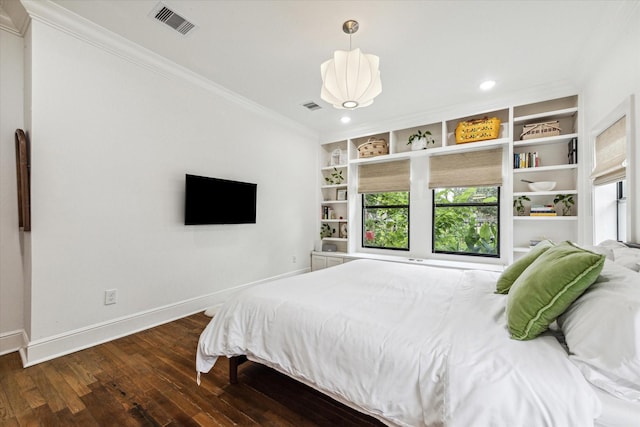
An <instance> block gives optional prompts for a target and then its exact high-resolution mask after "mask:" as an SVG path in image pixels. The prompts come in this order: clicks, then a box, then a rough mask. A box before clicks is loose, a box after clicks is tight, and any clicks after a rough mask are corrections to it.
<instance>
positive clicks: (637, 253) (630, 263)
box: [613, 246, 640, 271]
mask: <svg viewBox="0 0 640 427" xmlns="http://www.w3.org/2000/svg"><path fill="white" fill-rule="evenodd" d="M613 261H614V262H615V263H616V264H618V265H621V266H623V267H626V268H630V269H631V270H633V271H640V249H634V248H628V247H626V246H625V247H624V248H614V249H613Z"/></svg>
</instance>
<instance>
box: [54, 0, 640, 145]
mask: <svg viewBox="0 0 640 427" xmlns="http://www.w3.org/2000/svg"><path fill="white" fill-rule="evenodd" d="M52 1H53V2H54V3H57V4H59V5H60V6H63V7H65V8H67V9H69V10H71V11H72V12H74V13H77V14H78V15H81V16H83V17H85V18H87V19H89V20H91V21H93V22H95V23H97V24H99V25H100V26H102V27H105V28H106V29H108V30H111V31H113V32H115V33H118V34H120V35H122V36H124V37H125V38H127V39H129V40H131V41H133V42H135V43H137V44H139V45H141V46H143V47H145V48H147V49H150V50H151V51H153V52H155V53H158V54H160V55H162V56H164V57H166V58H168V59H170V60H172V61H174V62H176V63H178V64H181V65H183V66H185V67H187V68H189V69H190V70H192V71H194V72H196V73H198V74H200V75H202V76H204V77H205V78H207V79H209V80H211V81H213V82H215V83H216V84H219V85H221V86H224V87H226V88H227V89H229V90H231V91H233V92H235V93H237V94H239V95H241V96H242V97H244V98H247V99H249V100H251V101H254V102H255V103H257V104H260V105H261V106H264V107H266V108H268V109H270V110H273V111H275V112H277V113H279V114H281V115H283V116H285V117H288V118H289V119H291V120H293V121H295V122H297V123H299V124H301V125H303V126H305V127H307V128H309V129H312V130H313V131H315V132H317V133H318V134H319V135H320V136H322V135H326V134H331V133H335V132H336V131H337V130H345V129H348V128H349V127H351V128H359V127H366V126H368V125H370V124H372V123H380V122H382V121H388V120H392V119H394V118H402V117H406V116H408V115H415V114H416V113H419V112H422V111H434V110H437V109H442V108H448V107H451V106H454V105H457V104H469V103H471V104H473V103H483V102H489V101H490V99H491V98H492V97H493V98H494V99H495V98H501V97H506V96H508V95H509V94H513V93H514V92H518V91H522V90H524V89H528V90H534V89H535V88H537V87H544V86H546V85H550V84H559V83H563V84H564V83H570V84H574V85H576V87H579V84H580V81H581V79H583V78H584V76H585V70H588V69H590V68H591V67H593V66H595V65H597V61H598V58H599V57H601V55H602V54H603V52H604V50H605V49H607V48H608V47H610V46H611V45H612V43H613V40H615V39H616V38H617V37H620V34H621V32H622V31H623V29H624V28H625V25H628V24H629V23H628V22H627V21H628V19H625V18H626V17H627V16H630V15H631V13H630V11H631V10H633V9H634V8H636V7H638V4H639V3H640V2H639V1H638V0H606V1H597V0H586V1H579V0H567V1H563V0H555V1H550V0H549V1H546V0H537V1H521V0H509V1H499V0H487V1H479V0H475V1H473V0H467V1H454V0H440V1H420V0H409V1H402V0H388V1H375V0H368V1H364V0H356V1H349V0H251V1H249V0H162V3H163V4H164V5H166V6H167V7H169V8H170V9H172V10H173V11H174V12H176V13H178V14H180V15H181V16H183V17H184V18H186V19H187V20H189V21H191V22H192V23H194V24H195V25H196V28H195V29H194V30H192V31H191V32H190V33H189V34H187V35H186V36H185V35H182V34H180V33H178V32H176V31H175V30H173V29H172V28H170V27H169V26H167V25H165V24H162V23H160V22H158V21H157V20H155V19H152V16H151V15H150V12H151V11H152V10H153V9H154V8H155V7H156V6H157V5H158V3H159V2H160V1H159V0H126V1H125V0H119V1H115V0H91V1H89V0H52ZM347 19H355V20H357V21H358V22H359V23H360V29H359V31H358V32H357V33H356V34H354V35H353V36H352V46H353V47H354V48H355V47H359V48H360V49H361V50H362V51H363V52H364V53H371V54H375V55H377V56H379V57H380V71H381V79H382V94H381V95H379V96H378V97H377V98H376V99H375V102H374V103H373V105H371V106H369V107H364V108H360V109H356V110H353V111H349V112H347V113H345V111H344V110H337V109H335V108H334V107H332V106H331V105H329V104H327V103H326V102H324V101H322V100H321V99H320V87H321V84H322V81H321V77H320V64H321V63H322V62H323V61H325V60H327V59H329V58H330V57H331V56H332V54H333V51H334V50H337V49H341V50H348V48H349V36H348V35H346V34H345V33H343V32H342V23H343V22H344V21H346V20H347ZM621 23H622V24H624V25H621ZM485 79H493V80H495V81H496V82H497V85H496V87H495V88H494V89H493V90H492V91H490V92H483V91H480V90H479V89H478V86H479V84H480V83H481V82H482V81H483V80H485ZM309 101H314V102H316V103H317V104H319V105H320V106H321V107H322V109H320V110H316V111H309V110H308V109H306V108H305V107H303V106H302V104H304V103H306V102H309ZM345 114H348V115H350V116H351V118H352V121H351V123H349V124H347V125H345V124H342V123H341V122H340V121H339V118H340V117H341V116H343V115H345Z"/></svg>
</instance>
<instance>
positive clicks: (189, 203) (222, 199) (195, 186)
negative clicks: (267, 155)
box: [184, 174, 258, 225]
mask: <svg viewBox="0 0 640 427" xmlns="http://www.w3.org/2000/svg"><path fill="white" fill-rule="evenodd" d="M257 189H258V184H251V183H248V182H240V181H230V180H227V179H220V178H209V177H206V176H198V175H189V174H186V175H185V201H184V224H185V225H202V224H255V223H256V194H257Z"/></svg>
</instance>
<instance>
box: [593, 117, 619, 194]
mask: <svg viewBox="0 0 640 427" xmlns="http://www.w3.org/2000/svg"><path fill="white" fill-rule="evenodd" d="M626 128H627V118H626V116H625V117H623V118H621V119H620V120H618V121H617V122H615V123H614V124H612V125H611V126H609V127H608V128H607V129H605V130H604V131H603V132H602V133H601V134H600V135H598V136H596V142H595V148H596V150H595V151H596V153H595V163H596V167H595V168H594V169H593V172H592V173H591V178H592V179H593V185H604V184H610V183H612V182H617V181H622V180H623V179H624V178H625V176H626V161H627V136H626Z"/></svg>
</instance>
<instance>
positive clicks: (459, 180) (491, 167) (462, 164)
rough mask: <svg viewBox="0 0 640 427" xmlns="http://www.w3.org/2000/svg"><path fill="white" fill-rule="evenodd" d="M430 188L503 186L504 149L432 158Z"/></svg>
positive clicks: (430, 161)
mask: <svg viewBox="0 0 640 427" xmlns="http://www.w3.org/2000/svg"><path fill="white" fill-rule="evenodd" d="M429 163H430V168H429V169H430V173H429V188H443V187H484V186H493V185H500V184H502V148H497V149H491V150H481V151H471V152H464V153H455V154H447V155H444V156H432V157H431V159H430V160H429Z"/></svg>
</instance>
